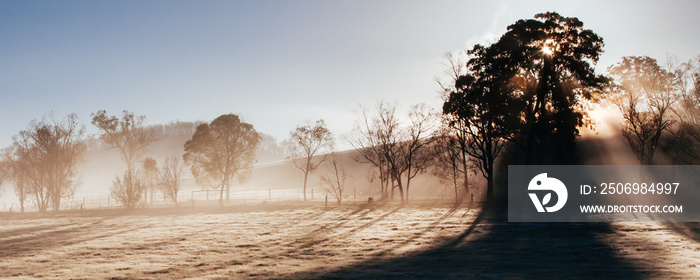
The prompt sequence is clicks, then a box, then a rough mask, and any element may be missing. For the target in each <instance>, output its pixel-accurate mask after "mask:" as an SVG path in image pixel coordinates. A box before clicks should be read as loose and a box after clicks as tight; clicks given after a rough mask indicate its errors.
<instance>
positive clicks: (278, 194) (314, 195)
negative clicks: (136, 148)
mask: <svg viewBox="0 0 700 280" xmlns="http://www.w3.org/2000/svg"><path fill="white" fill-rule="evenodd" d="M220 195H221V193H220V190H191V189H188V190H181V191H179V192H178V195H177V198H178V199H177V200H178V204H179V205H183V206H196V205H204V204H209V203H211V202H212V201H218V200H219V197H220ZM306 197H307V201H317V202H318V201H325V200H326V192H325V190H323V189H313V188H310V189H307V191H306ZM367 197H368V196H366V195H361V196H359V195H358V193H357V192H356V190H355V189H352V190H350V191H349V192H346V193H345V194H344V195H343V201H345V202H349V201H353V202H354V201H360V200H358V199H362V200H365V201H366V200H367ZM223 198H224V200H225V201H226V204H227V205H245V204H261V203H276V202H285V201H286V202H290V201H303V200H304V194H303V191H302V190H300V189H262V188H247V189H236V188H234V189H231V191H230V193H229V199H228V200H226V192H224V194H223ZM152 200H153V202H152V203H151V197H150V194H149V197H148V201H147V202H146V201H143V200H142V202H141V204H140V207H168V206H172V205H173V202H172V201H171V200H169V199H167V198H166V197H165V196H164V195H163V194H162V193H160V192H156V193H155V195H154V196H153V198H152ZM334 202H335V199H334V198H333V197H332V196H331V195H328V203H334ZM120 207H122V205H121V203H119V201H117V200H115V199H114V198H113V197H111V196H110V195H109V193H108V192H103V193H96V194H89V195H81V196H76V197H73V198H72V199H64V200H62V201H61V206H60V210H62V211H68V210H81V209H86V210H93V209H104V208H120ZM38 209H39V208H38V206H37V204H36V202H34V201H29V202H27V203H25V205H24V211H25V212H38V211H39V210H38ZM49 210H50V211H51V210H53V209H51V205H49ZM20 211H21V207H20V205H19V203H3V204H2V210H0V212H10V213H17V212H20Z"/></svg>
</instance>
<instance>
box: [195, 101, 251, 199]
mask: <svg viewBox="0 0 700 280" xmlns="http://www.w3.org/2000/svg"><path fill="white" fill-rule="evenodd" d="M260 139H261V138H260V136H259V134H258V133H257V132H256V131H255V128H253V125H251V124H248V123H245V122H242V121H241V120H240V118H239V117H238V116H237V115H234V114H228V115H221V116H219V117H218V118H216V119H215V120H213V121H212V122H211V123H210V124H206V123H205V124H201V125H199V126H198V127H197V131H195V133H194V134H193V135H192V139H190V140H188V141H187V142H185V146H184V147H185V154H184V155H183V159H184V160H185V163H186V164H188V165H190V168H191V170H192V174H193V175H194V176H195V177H198V178H200V179H198V181H200V182H203V181H213V182H217V188H219V189H220V193H219V205H220V206H223V205H224V201H223V199H224V190H226V199H227V200H228V199H229V195H230V184H231V180H232V179H233V178H234V176H235V175H236V174H238V173H239V172H242V171H245V170H247V169H250V168H251V167H252V165H253V163H254V162H255V150H256V148H257V145H258V143H259V142H260Z"/></svg>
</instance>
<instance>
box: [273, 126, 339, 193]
mask: <svg viewBox="0 0 700 280" xmlns="http://www.w3.org/2000/svg"><path fill="white" fill-rule="evenodd" d="M289 134H290V135H289V139H288V140H287V141H286V145H285V146H286V150H287V151H286V153H287V156H288V157H289V159H291V163H292V164H293V165H294V167H296V168H297V169H299V170H301V172H303V173H304V189H303V192H304V201H306V183H307V181H308V178H309V173H311V172H313V171H314V170H316V169H317V168H318V167H319V166H320V165H321V163H323V161H325V160H326V158H327V157H328V155H329V153H328V152H329V151H330V150H331V149H332V148H333V135H332V134H331V132H330V130H328V128H327V127H326V123H325V122H324V121H323V120H317V121H316V124H313V125H312V124H311V123H310V122H307V123H306V124H305V125H302V126H297V128H296V129H294V130H293V131H291V132H290V133H289ZM321 152H326V153H325V154H323V155H318V154H319V153H321ZM317 155H318V156H317ZM314 157H316V158H314Z"/></svg>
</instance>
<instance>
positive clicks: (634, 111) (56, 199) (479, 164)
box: [0, 12, 700, 211]
mask: <svg viewBox="0 0 700 280" xmlns="http://www.w3.org/2000/svg"><path fill="white" fill-rule="evenodd" d="M603 46H604V43H603V39H602V38H601V37H599V36H598V35H597V34H595V33H594V32H593V31H591V30H589V29H585V28H584V27H583V23H582V22H581V21H580V20H578V19H577V18H570V17H563V16H561V15H559V14H557V13H553V12H549V13H543V14H537V15H535V18H534V19H528V20H519V21H517V22H515V23H514V24H512V25H510V26H509V27H508V31H507V32H506V33H505V34H504V35H503V36H501V38H500V39H499V40H498V41H497V42H495V43H493V44H491V45H488V46H482V45H476V46H474V47H473V48H472V49H471V50H468V51H466V52H464V53H463V54H460V55H448V57H447V59H448V72H447V75H446V76H447V77H448V79H447V81H440V86H441V94H442V96H443V100H444V104H443V106H442V112H441V113H442V114H436V113H433V112H432V111H431V110H430V109H429V108H427V107H426V106H425V105H415V106H413V107H411V109H410V111H409V113H408V114H407V115H406V116H400V115H398V114H397V113H396V104H391V103H387V102H383V101H382V102H379V103H378V104H377V105H376V107H375V108H373V109H368V108H366V107H360V109H359V110H358V112H357V114H356V115H357V119H356V121H355V124H354V129H353V131H352V132H351V133H350V134H349V135H348V136H347V141H348V142H349V143H350V144H351V145H352V146H353V147H354V148H355V150H356V151H357V153H358V154H359V158H357V159H356V160H358V161H361V162H365V163H368V164H371V165H372V166H374V167H375V170H376V177H377V178H378V182H379V186H380V188H379V189H380V193H381V196H382V199H393V198H394V197H395V193H396V190H398V194H399V196H400V198H401V201H402V202H407V201H408V198H409V193H410V187H411V181H412V180H413V179H414V178H415V177H416V176H417V175H418V174H420V173H421V172H426V171H428V170H429V168H430V167H432V169H431V170H432V171H433V173H434V174H436V175H439V176H440V177H441V178H443V179H445V180H446V181H450V182H451V183H452V185H453V186H454V190H455V197H456V198H459V193H460V191H459V188H460V187H461V189H462V193H468V192H470V191H472V190H471V186H472V184H471V183H470V182H471V181H472V180H471V179H470V174H472V173H477V172H478V173H480V174H481V175H482V177H483V178H484V179H485V180H486V199H487V200H489V201H491V200H493V198H494V184H495V183H494V180H495V172H496V170H495V167H496V162H497V160H498V159H499V158H500V157H501V156H502V155H503V152H504V151H505V150H507V149H508V150H510V151H512V155H513V160H514V161H516V162H518V163H523V164H554V163H571V162H573V161H572V160H573V159H574V157H575V149H574V148H575V141H576V138H577V137H578V136H579V129H580V128H581V127H583V126H586V125H588V124H590V116H589V115H588V114H589V111H590V110H589V109H590V106H591V104H592V103H594V102H597V101H601V100H605V101H606V102H610V103H612V104H615V105H616V106H617V108H619V110H620V111H621V113H622V115H623V118H624V122H623V129H622V135H623V136H624V138H625V140H626V142H627V144H628V145H629V147H630V148H631V150H632V151H633V152H634V153H635V154H637V156H638V158H639V160H640V162H641V163H642V164H653V163H654V159H655V154H656V153H657V149H659V148H661V149H662V150H663V151H665V152H666V154H667V155H668V156H669V158H671V160H672V161H673V162H674V163H681V164H697V163H698V158H700V157H699V156H700V117H699V116H700V58H698V59H697V60H694V61H689V62H686V63H680V64H674V63H669V65H667V66H666V67H662V66H659V65H658V63H657V61H656V60H654V59H652V58H649V57H625V58H623V59H622V61H621V62H620V63H618V64H615V65H613V66H612V67H610V68H609V69H608V75H607V76H603V75H597V74H596V73H595V71H594V70H595V65H596V63H597V62H598V59H599V57H600V55H601V53H602V52H603ZM91 117H92V124H93V125H95V126H96V127H97V128H98V129H99V130H100V131H101V138H102V141H103V142H104V143H106V144H107V145H109V146H110V147H112V148H114V149H116V150H118V151H119V152H120V155H121V158H122V160H123V161H124V163H125V164H126V171H125V172H124V174H122V175H120V176H117V177H116V178H115V181H114V184H113V186H112V189H111V192H112V196H113V197H115V198H116V199H117V200H119V201H120V202H121V203H122V204H123V205H125V206H126V207H135V206H136V205H137V204H138V203H140V201H142V200H143V201H146V200H147V197H148V196H149V195H150V197H151V199H152V198H153V195H154V192H155V190H160V191H161V192H162V193H164V194H165V195H166V196H167V197H169V198H170V199H172V200H173V201H174V202H175V203H177V192H178V190H179V188H180V179H181V176H182V175H181V174H182V164H181V163H180V160H179V157H177V156H172V157H170V158H168V159H166V160H165V163H164V166H163V168H158V165H157V162H156V161H155V160H154V159H152V158H147V159H145V160H143V161H141V160H142V158H143V157H144V156H145V155H146V151H147V149H148V146H149V145H150V144H151V143H153V142H154V141H156V140H157V139H158V136H157V135H158V133H157V132H156V130H155V129H153V128H148V127H145V126H144V123H145V117H143V116H136V115H134V114H133V113H130V112H128V111H124V113H123V115H122V116H121V117H117V116H109V115H107V113H106V112H105V111H98V112H97V113H95V114H92V115H91ZM194 126H196V128H194ZM166 129H169V130H174V131H177V132H178V133H180V134H181V135H188V134H191V135H192V137H191V139H190V140H189V141H187V142H186V143H185V144H184V155H183V160H184V164H185V165H187V166H189V168H190V170H191V172H192V174H193V175H194V177H195V179H196V181H197V183H198V184H200V185H203V186H207V187H211V188H215V189H218V190H220V196H219V199H220V203H221V204H222V205H223V199H224V194H226V199H228V198H229V196H230V186H231V182H232V180H233V179H234V178H238V179H239V180H244V179H246V178H247V177H249V176H250V174H251V167H252V165H253V163H254V162H255V158H256V149H257V147H258V145H259V144H260V143H261V141H262V139H263V137H262V135H261V134H260V133H258V132H257V131H256V130H255V129H254V127H253V125H251V124H248V123H245V122H243V121H241V119H240V118H239V117H238V116H236V115H233V114H228V115H222V116H220V117H218V118H216V119H215V120H213V121H212V122H211V123H198V124H192V123H179V124H173V125H171V126H169V127H167V128H165V127H161V128H160V130H161V131H165V130H166ZM13 140H14V143H13V145H12V146H11V147H10V148H8V149H6V151H5V152H4V155H3V165H4V168H2V169H3V170H4V172H2V174H0V175H2V176H0V180H2V179H4V180H12V181H14V183H15V185H16V190H17V195H18V197H20V203H21V205H22V207H23V205H24V204H23V203H24V201H25V200H26V199H27V198H29V197H32V198H33V199H34V200H35V201H36V202H37V204H38V205H39V209H40V211H46V209H47V208H48V206H49V205H51V206H52V207H53V208H54V209H58V208H59V206H60V200H61V198H65V197H68V196H71V195H72V194H73V193H74V192H75V188H76V185H77V184H76V182H77V174H76V171H75V167H76V164H77V163H78V162H79V161H80V160H81V158H82V156H83V154H84V153H85V150H86V144H85V128H84V127H83V126H79V125H78V124H77V117H76V116H75V115H69V116H68V117H66V118H65V119H63V120H61V121H56V120H55V119H54V118H53V117H48V118H45V119H44V120H42V121H40V122H32V123H31V124H30V126H29V127H28V129H27V130H24V131H21V132H20V133H19V134H18V135H17V136H15V137H14V138H13ZM284 147H285V153H286V155H287V156H288V158H289V159H290V162H291V163H292V164H293V165H294V167H296V168H297V169H299V170H300V171H301V172H303V174H304V181H303V192H304V200H306V189H307V183H308V178H309V174H311V173H312V172H314V171H315V170H317V169H318V168H319V167H320V166H321V165H322V163H324V162H326V163H328V164H327V165H328V167H329V172H328V173H327V175H326V176H323V177H322V182H323V184H324V185H325V186H326V189H327V191H328V193H329V194H330V195H332V196H333V197H335V198H336V199H337V200H338V202H339V203H340V202H341V201H342V196H343V189H344V186H345V180H346V178H347V174H346V172H345V171H344V169H343V167H342V166H340V164H339V160H338V157H337V154H336V153H335V152H334V137H333V135H332V133H331V132H330V131H329V130H328V128H327V127H326V125H325V123H324V122H323V120H318V121H316V122H315V123H310V122H309V123H306V124H304V125H301V126H298V127H297V128H296V129H294V130H292V131H291V132H290V137H289V139H287V140H286V141H285V142H284ZM329 160H330V162H328V161H329ZM138 162H142V166H141V167H140V168H139V167H138V166H137V163H138Z"/></svg>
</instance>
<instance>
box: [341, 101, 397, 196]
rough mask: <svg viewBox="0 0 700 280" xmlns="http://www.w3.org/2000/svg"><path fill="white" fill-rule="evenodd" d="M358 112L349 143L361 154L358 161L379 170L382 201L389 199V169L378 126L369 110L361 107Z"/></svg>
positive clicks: (348, 138) (348, 139)
mask: <svg viewBox="0 0 700 280" xmlns="http://www.w3.org/2000/svg"><path fill="white" fill-rule="evenodd" d="M359 107H360V109H359V110H358V112H356V116H357V119H356V120H355V127H354V129H353V130H352V132H351V133H350V135H349V136H348V137H347V141H348V142H349V143H350V145H352V147H353V148H354V149H355V150H356V151H357V152H358V153H359V154H360V157H359V158H355V160H356V161H358V162H362V163H370V164H372V165H373V166H375V167H376V168H377V171H378V172H377V173H378V175H379V184H380V193H381V196H382V199H383V200H384V199H388V198H389V183H390V176H389V169H388V164H387V161H386V157H385V155H384V152H383V148H382V146H381V145H380V139H379V133H378V128H377V124H376V123H375V122H374V121H373V120H372V117H370V115H369V114H370V112H369V110H368V109H367V108H365V107H363V106H361V105H360V106H359Z"/></svg>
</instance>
